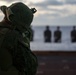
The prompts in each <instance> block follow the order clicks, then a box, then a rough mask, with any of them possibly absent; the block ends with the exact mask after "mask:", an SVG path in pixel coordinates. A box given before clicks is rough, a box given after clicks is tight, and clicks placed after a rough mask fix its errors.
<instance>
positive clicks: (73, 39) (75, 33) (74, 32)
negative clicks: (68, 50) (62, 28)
mask: <svg viewBox="0 0 76 75" xmlns="http://www.w3.org/2000/svg"><path fill="white" fill-rule="evenodd" d="M71 42H76V29H75V26H73V30H72V31H71Z"/></svg>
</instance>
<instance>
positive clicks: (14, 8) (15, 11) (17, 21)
mask: <svg viewBox="0 0 76 75" xmlns="http://www.w3.org/2000/svg"><path fill="white" fill-rule="evenodd" d="M1 10H2V11H3V13H4V14H5V17H6V18H7V19H8V20H9V21H11V22H12V23H13V24H14V25H16V27H17V28H18V29H20V30H23V29H21V28H27V29H28V28H29V27H30V25H31V23H32V21H33V16H34V15H33V14H34V13H35V12H36V11H37V10H36V9H35V8H31V9H30V8H29V7H28V6H27V5H25V4H24V3H21V2H17V3H13V4H12V5H10V6H9V7H7V6H1Z"/></svg>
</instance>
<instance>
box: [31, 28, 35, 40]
mask: <svg viewBox="0 0 76 75" xmlns="http://www.w3.org/2000/svg"><path fill="white" fill-rule="evenodd" d="M31 33H32V34H31V39H30V41H34V30H33V29H32V27H31Z"/></svg>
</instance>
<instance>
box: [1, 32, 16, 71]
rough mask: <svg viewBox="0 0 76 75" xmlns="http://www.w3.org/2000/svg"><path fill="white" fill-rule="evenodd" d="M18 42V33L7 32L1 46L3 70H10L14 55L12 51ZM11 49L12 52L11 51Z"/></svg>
mask: <svg viewBox="0 0 76 75" xmlns="http://www.w3.org/2000/svg"><path fill="white" fill-rule="evenodd" d="M15 43H16V35H15V34H13V33H10V32H9V33H6V35H5V38H4V40H3V42H2V47H1V48H0V68H1V70H4V71H5V70H8V69H9V68H10V67H11V65H12V64H13V62H12V55H11V53H10V52H12V50H13V49H14V45H15ZM9 51H10V52H9Z"/></svg>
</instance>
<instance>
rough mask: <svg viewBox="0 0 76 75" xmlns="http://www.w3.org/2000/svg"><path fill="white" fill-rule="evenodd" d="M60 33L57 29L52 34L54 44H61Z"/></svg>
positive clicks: (58, 28)
mask: <svg viewBox="0 0 76 75" xmlns="http://www.w3.org/2000/svg"><path fill="white" fill-rule="evenodd" d="M61 36H62V34H61V31H60V27H59V26H58V27H57V30H56V31H55V32H54V42H61Z"/></svg>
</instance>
